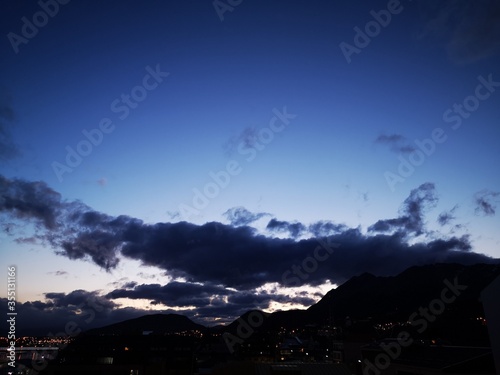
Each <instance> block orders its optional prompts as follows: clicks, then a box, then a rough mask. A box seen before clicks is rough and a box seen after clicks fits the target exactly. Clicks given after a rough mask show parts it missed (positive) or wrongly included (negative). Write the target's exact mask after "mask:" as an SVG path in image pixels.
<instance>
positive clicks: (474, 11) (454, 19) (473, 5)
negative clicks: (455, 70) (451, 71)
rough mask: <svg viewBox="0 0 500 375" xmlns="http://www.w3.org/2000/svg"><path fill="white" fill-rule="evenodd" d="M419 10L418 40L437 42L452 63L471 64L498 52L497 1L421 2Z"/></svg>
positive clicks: (499, 12)
mask: <svg viewBox="0 0 500 375" xmlns="http://www.w3.org/2000/svg"><path fill="white" fill-rule="evenodd" d="M420 8H421V12H422V16H423V19H424V26H423V29H422V31H421V33H420V37H429V36H434V37H438V38H440V39H441V40H442V41H443V43H444V45H445V49H446V52H447V53H448V56H449V57H450V59H451V60H452V61H454V62H455V63H458V64H468V63H473V62H476V61H480V60H482V59H486V58H488V57H490V56H493V55H495V54H497V53H498V52H499V51H500V2H499V1H498V0H481V1H464V0H451V1H446V2H435V1H424V2H422V3H421V7H420Z"/></svg>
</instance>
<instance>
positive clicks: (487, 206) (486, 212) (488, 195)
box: [474, 190, 500, 216]
mask: <svg viewBox="0 0 500 375" xmlns="http://www.w3.org/2000/svg"><path fill="white" fill-rule="evenodd" d="M499 196H500V192H497V191H490V190H481V191H478V192H477V193H476V194H474V201H475V203H476V209H475V212H476V215H483V216H494V215H495V213H496V209H497V202H496V200H497V199H496V198H497V197H499Z"/></svg>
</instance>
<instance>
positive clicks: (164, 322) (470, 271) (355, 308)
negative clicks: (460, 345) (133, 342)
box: [87, 263, 500, 335]
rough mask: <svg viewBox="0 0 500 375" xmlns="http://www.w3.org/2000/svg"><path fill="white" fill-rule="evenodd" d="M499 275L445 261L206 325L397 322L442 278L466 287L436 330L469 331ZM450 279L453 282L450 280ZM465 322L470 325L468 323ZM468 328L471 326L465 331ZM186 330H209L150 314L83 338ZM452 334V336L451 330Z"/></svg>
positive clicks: (496, 270) (435, 293)
mask: <svg viewBox="0 0 500 375" xmlns="http://www.w3.org/2000/svg"><path fill="white" fill-rule="evenodd" d="M499 274H500V267H499V266H497V265H492V264H476V265H469V266H464V265H460V264H453V263H445V264H434V265H425V266H414V267H411V268H408V269H407V270H405V271H403V272H402V273H400V274H398V275H396V276H388V277H381V276H374V275H372V274H370V273H363V274H361V275H359V276H355V277H352V278H351V279H349V280H348V281H346V282H345V283H344V284H342V285H340V286H339V287H337V288H336V289H332V290H330V291H329V292H328V293H327V294H326V295H325V296H324V297H323V298H322V299H321V300H320V301H318V302H317V303H316V304H314V305H312V306H310V307H309V308H308V309H306V310H289V311H277V312H274V313H264V312H259V311H258V310H251V311H248V312H246V313H245V314H243V315H242V316H241V317H240V318H238V319H236V320H235V321H233V322H232V323H230V324H228V325H226V326H216V327H212V328H211V329H210V331H212V332H219V333H221V332H230V333H233V334H234V333H235V332H236V330H237V328H238V326H239V324H240V322H241V321H242V320H243V321H245V322H247V321H248V319H249V316H250V314H251V313H252V312H259V313H262V316H263V322H262V324H261V325H259V326H258V327H256V330H268V329H279V328H280V327H287V328H294V327H305V326H306V325H310V324H313V325H327V324H328V325H330V324H333V325H340V326H342V325H345V323H346V318H347V317H349V320H351V321H353V322H355V321H365V322H366V321H370V322H371V323H370V324H369V326H373V325H374V324H375V323H376V322H383V321H400V322H404V321H406V320H407V319H408V317H409V316H410V315H411V314H412V313H414V312H416V311H418V309H419V308H420V307H421V306H423V307H425V306H428V305H429V303H430V302H431V301H433V300H434V299H436V298H440V296H441V292H442V290H443V289H444V288H446V285H447V284H445V280H448V282H450V283H455V282H456V283H458V284H460V285H465V286H467V288H466V290H464V291H463V292H462V293H461V295H460V298H457V300H456V302H454V303H453V304H450V305H449V306H446V311H445V312H444V313H443V316H445V317H446V318H445V319H439V321H438V322H437V323H436V326H437V327H439V329H442V332H443V333H444V334H449V335H453V333H454V331H457V330H456V326H455V325H456V324H459V325H460V326H461V329H462V332H465V331H466V330H467V329H471V330H472V328H473V327H472V326H470V324H476V323H474V320H475V319H476V317H478V316H484V312H483V308H482V304H481V302H480V294H481V291H482V290H483V289H484V288H485V287H486V286H487V285H489V284H490V283H491V282H492V281H493V280H494V279H495V278H496V277H497V276H499ZM455 280H456V281H455ZM469 323H470V324H469ZM471 327H472V328H471ZM189 330H209V329H208V328H206V327H205V326H203V325H201V324H197V323H194V322H193V321H192V320H190V319H189V318H187V317H186V316H183V315H179V314H154V315H146V316H143V317H140V318H136V319H131V320H126V321H123V322H120V323H116V324H112V325H109V326H105V327H102V328H98V329H93V330H90V331H88V332H87V333H88V334H105V335H137V334H143V332H149V331H150V332H151V334H167V333H175V332H181V331H189ZM455 333H456V332H455Z"/></svg>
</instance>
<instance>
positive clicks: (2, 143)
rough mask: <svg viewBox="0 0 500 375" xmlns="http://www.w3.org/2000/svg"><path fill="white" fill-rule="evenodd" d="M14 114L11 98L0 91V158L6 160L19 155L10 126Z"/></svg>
mask: <svg viewBox="0 0 500 375" xmlns="http://www.w3.org/2000/svg"><path fill="white" fill-rule="evenodd" d="M14 120H15V115H14V110H13V108H12V105H11V98H10V96H9V95H7V94H5V93H0V160H3V161H7V160H11V159H14V158H16V157H18V156H20V155H21V151H20V150H19V147H18V146H17V145H16V144H15V143H14V141H13V139H12V134H11V127H12V126H13V124H14Z"/></svg>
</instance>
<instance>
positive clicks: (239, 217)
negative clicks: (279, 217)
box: [223, 207, 271, 226]
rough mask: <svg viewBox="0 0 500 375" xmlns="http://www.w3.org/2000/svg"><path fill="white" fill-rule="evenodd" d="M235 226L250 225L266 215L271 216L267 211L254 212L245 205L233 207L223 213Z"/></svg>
mask: <svg viewBox="0 0 500 375" xmlns="http://www.w3.org/2000/svg"><path fill="white" fill-rule="evenodd" d="M223 215H224V216H225V217H226V219H227V220H229V222H230V223H231V225H233V226H240V225H249V224H251V223H253V222H254V221H257V220H259V219H260V218H263V217H265V216H271V215H270V214H268V213H265V212H258V213H252V212H250V211H248V210H247V209H246V208H244V207H233V208H230V209H229V210H227V211H226V212H224V213H223Z"/></svg>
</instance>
